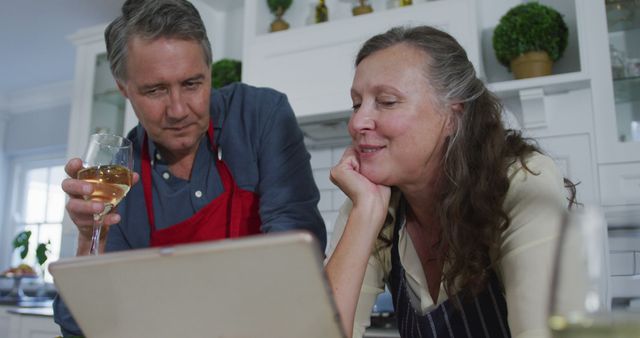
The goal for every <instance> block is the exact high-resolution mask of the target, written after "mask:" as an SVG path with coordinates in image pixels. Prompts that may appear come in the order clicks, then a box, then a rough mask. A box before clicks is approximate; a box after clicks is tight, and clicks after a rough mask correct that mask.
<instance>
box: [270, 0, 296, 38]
mask: <svg viewBox="0 0 640 338" xmlns="http://www.w3.org/2000/svg"><path fill="white" fill-rule="evenodd" d="M292 2H293V0H267V5H268V6H269V9H270V10H271V13H273V14H274V15H275V16H276V19H275V20H273V22H272V23H271V32H277V31H283V30H285V29H289V23H287V22H286V21H284V20H283V19H282V16H283V15H284V12H285V11H286V10H287V9H288V8H289V6H291V3H292Z"/></svg>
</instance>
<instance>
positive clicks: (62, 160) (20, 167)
mask: <svg viewBox="0 0 640 338" xmlns="http://www.w3.org/2000/svg"><path fill="white" fill-rule="evenodd" d="M7 162H9V166H8V168H7V169H8V170H7V171H8V175H7V176H6V178H8V181H6V185H5V187H6V191H5V203H4V204H5V209H4V215H3V217H2V221H3V226H2V227H1V229H0V230H1V231H0V232H1V234H0V235H1V236H0V238H1V239H2V242H1V243H0V247H1V248H3V252H0V270H5V269H7V268H9V267H10V264H11V258H12V257H13V250H11V248H12V247H13V246H12V241H13V238H14V236H15V231H16V226H17V225H18V222H16V215H14V213H15V211H16V210H19V209H18V207H21V206H20V205H19V204H20V203H22V202H23V201H24V194H25V193H26V191H25V190H26V186H25V185H24V184H25V183H26V182H25V179H26V172H27V170H29V169H35V168H51V167H54V166H59V165H63V166H64V165H65V164H66V154H65V152H64V151H63V150H54V151H50V150H49V151H47V152H46V153H44V152H42V153H40V152H38V153H35V154H34V153H28V154H21V155H13V156H11V157H9V158H8V161H7ZM65 213H66V211H65ZM63 215H64V214H63ZM63 222H64V216H63V218H62V219H61V220H60V224H63ZM61 229H62V227H61ZM62 236H63V233H62V231H61V233H60V237H61V240H62ZM4 248H6V249H4ZM30 250H35V249H32V248H30ZM61 251H62V248H61Z"/></svg>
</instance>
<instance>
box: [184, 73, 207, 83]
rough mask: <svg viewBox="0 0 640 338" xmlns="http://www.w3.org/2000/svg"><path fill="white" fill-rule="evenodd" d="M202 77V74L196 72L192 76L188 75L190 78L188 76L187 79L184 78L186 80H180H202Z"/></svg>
mask: <svg viewBox="0 0 640 338" xmlns="http://www.w3.org/2000/svg"><path fill="white" fill-rule="evenodd" d="M203 79H204V74H198V75H195V76H192V77H190V78H188V79H186V80H184V81H182V82H189V81H197V80H203Z"/></svg>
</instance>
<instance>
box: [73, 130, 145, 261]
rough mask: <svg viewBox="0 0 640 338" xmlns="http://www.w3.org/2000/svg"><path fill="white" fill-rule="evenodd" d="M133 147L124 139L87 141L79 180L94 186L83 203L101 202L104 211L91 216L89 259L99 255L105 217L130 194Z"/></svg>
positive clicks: (103, 136)
mask: <svg viewBox="0 0 640 338" xmlns="http://www.w3.org/2000/svg"><path fill="white" fill-rule="evenodd" d="M132 168H133V147H132V146H131V141H129V140H128V139H126V138H123V137H121V136H117V135H111V134H93V135H91V136H90V138H89V144H88V145H87V151H86V152H85V155H84V158H83V169H81V170H80V171H78V179H79V180H83V181H86V182H90V183H92V184H93V193H91V195H89V196H84V198H85V200H92V201H98V202H103V203H104V204H105V206H104V210H103V211H102V212H101V213H98V214H94V215H93V234H92V236H91V251H90V254H91V255H98V246H99V243H100V231H101V230H102V224H103V220H104V215H106V214H107V213H109V211H111V210H112V209H113V208H115V206H116V205H118V203H119V202H120V200H122V198H124V196H125V195H126V194H127V192H129V188H130V187H131V182H132V173H131V171H132Z"/></svg>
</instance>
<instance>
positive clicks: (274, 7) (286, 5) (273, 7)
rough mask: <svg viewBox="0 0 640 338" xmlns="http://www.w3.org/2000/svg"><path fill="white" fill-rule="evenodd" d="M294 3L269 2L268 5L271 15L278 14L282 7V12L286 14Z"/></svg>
mask: <svg viewBox="0 0 640 338" xmlns="http://www.w3.org/2000/svg"><path fill="white" fill-rule="evenodd" d="M292 2H293V0H267V5H268V6H269V9H270V10H271V13H275V12H277V11H278V7H282V11H283V12H284V11H286V10H287V9H288V8H289V6H291V3H292Z"/></svg>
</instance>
